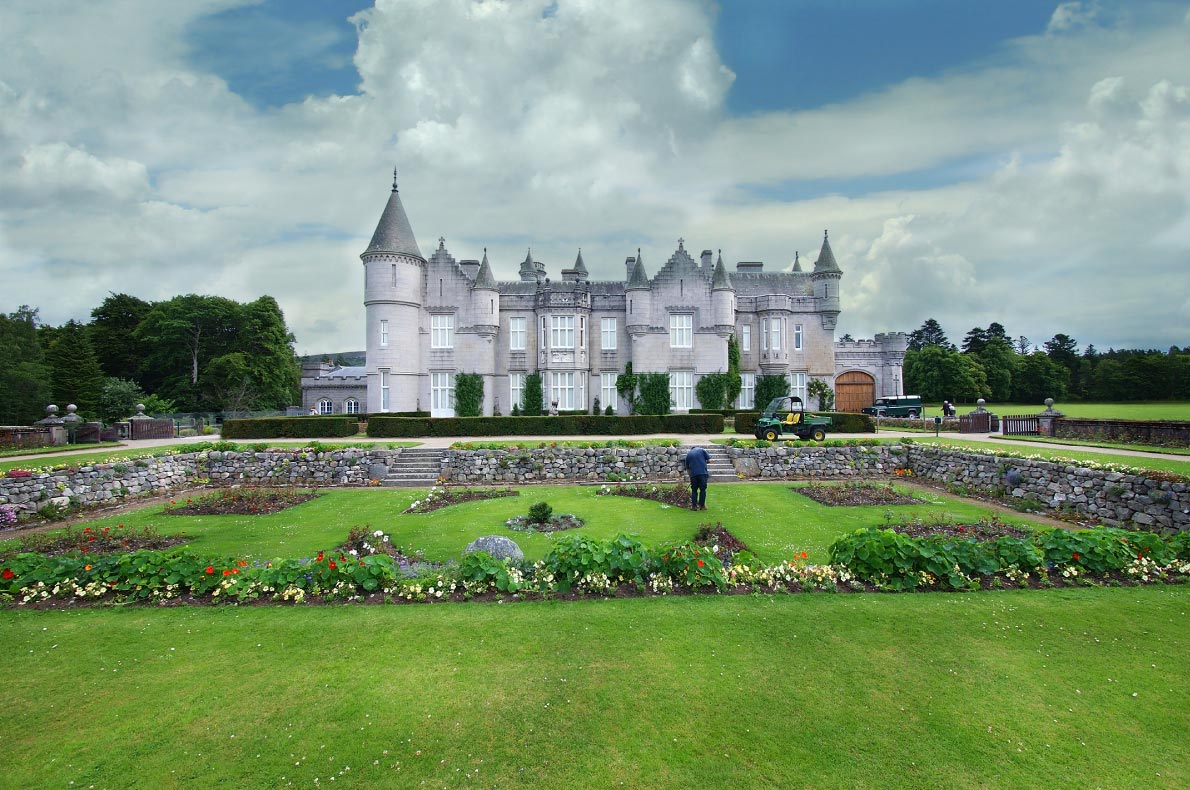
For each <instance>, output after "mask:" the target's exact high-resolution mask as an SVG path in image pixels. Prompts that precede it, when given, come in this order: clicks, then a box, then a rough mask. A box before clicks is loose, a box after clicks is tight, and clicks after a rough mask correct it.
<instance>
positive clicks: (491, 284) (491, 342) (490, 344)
mask: <svg viewBox="0 0 1190 790" xmlns="http://www.w3.org/2000/svg"><path fill="white" fill-rule="evenodd" d="M471 320H472V321H473V322H474V330H475V338H476V341H477V342H476V343H475V345H474V348H473V349H472V353H471V354H470V356H471V360H470V361H471V362H472V365H473V369H472V370H470V371H464V372H470V373H478V374H479V375H481V376H483V413H484V415H486V416H490V415H491V414H492V407H493V406H494V405H495V398H496V396H497V389H496V336H497V334H498V333H499V331H500V289H499V287H498V286H497V285H496V278H495V277H493V276H492V266H491V264H489V263H488V248H487V247H484V248H483V261H482V262H481V263H480V264H479V271H478V272H476V274H475V280H474V282H472V284H471Z"/></svg>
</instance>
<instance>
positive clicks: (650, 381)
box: [633, 373, 674, 414]
mask: <svg viewBox="0 0 1190 790" xmlns="http://www.w3.org/2000/svg"><path fill="white" fill-rule="evenodd" d="M637 387H638V388H639V391H640V397H639V398H638V399H637V401H636V406H635V408H634V409H633V411H634V412H636V413H637V414H669V410H670V409H671V408H672V407H673V405H674V404H673V399H672V398H671V397H670V394H669V374H668V373H641V374H639V375H638V376H637Z"/></svg>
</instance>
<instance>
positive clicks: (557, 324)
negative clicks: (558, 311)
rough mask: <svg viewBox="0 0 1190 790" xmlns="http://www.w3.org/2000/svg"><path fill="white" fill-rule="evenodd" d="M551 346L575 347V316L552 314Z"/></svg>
mask: <svg viewBox="0 0 1190 790" xmlns="http://www.w3.org/2000/svg"><path fill="white" fill-rule="evenodd" d="M550 348H574V316H572V315H552V316H550Z"/></svg>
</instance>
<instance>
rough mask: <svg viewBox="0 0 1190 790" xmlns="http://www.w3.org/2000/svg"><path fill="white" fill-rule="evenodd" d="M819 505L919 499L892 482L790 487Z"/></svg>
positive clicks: (899, 502)
mask: <svg viewBox="0 0 1190 790" xmlns="http://www.w3.org/2000/svg"><path fill="white" fill-rule="evenodd" d="M790 490H791V491H794V492H796V493H798V494H801V495H802V496H804V497H809V498H810V499H813V500H814V501H815V502H817V503H818V504H820V505H827V506H830V507H862V506H865V505H917V504H920V503H921V500H920V499H918V498H917V497H914V496H909V495H908V494H902V493H901V492H900V491H897V490H896V489H895V488H893V487H892V484H886V485H878V484H876V483H843V484H842V485H829V486H828V485H819V484H814V485H806V486H796V487H794V488H791V489H790Z"/></svg>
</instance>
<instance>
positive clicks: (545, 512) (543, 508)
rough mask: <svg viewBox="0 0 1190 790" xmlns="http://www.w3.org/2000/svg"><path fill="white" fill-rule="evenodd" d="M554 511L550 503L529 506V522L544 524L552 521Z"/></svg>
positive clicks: (537, 503)
mask: <svg viewBox="0 0 1190 790" xmlns="http://www.w3.org/2000/svg"><path fill="white" fill-rule="evenodd" d="M553 514H554V509H553V508H552V507H550V505H549V503H548V502H534V503H533V504H532V505H530V506H529V521H531V522H532V523H534V524H544V523H546V522H547V521H549V520H550V516H552V515H553Z"/></svg>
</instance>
